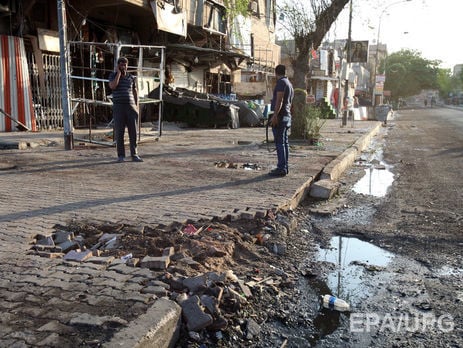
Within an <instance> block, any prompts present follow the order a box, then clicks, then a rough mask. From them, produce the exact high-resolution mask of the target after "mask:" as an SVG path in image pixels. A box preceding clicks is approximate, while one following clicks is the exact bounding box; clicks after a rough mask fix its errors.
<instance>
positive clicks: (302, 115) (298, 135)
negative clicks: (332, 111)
mask: <svg viewBox="0 0 463 348" xmlns="http://www.w3.org/2000/svg"><path fill="white" fill-rule="evenodd" d="M306 100H307V92H306V91H305V90H304V89H301V88H296V89H295V90H294V99H293V109H292V120H291V138H293V139H307V140H312V139H318V138H319V137H320V129H321V128H322V127H323V125H324V124H325V122H326V119H325V118H324V115H323V112H322V110H320V108H318V107H316V106H313V105H311V104H307V102H306Z"/></svg>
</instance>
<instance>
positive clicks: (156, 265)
mask: <svg viewBox="0 0 463 348" xmlns="http://www.w3.org/2000/svg"><path fill="white" fill-rule="evenodd" d="M169 264H170V258H169V257H168V256H158V257H153V256H145V257H144V258H143V259H142V260H141V263H140V266H141V267H143V268H149V269H158V270H162V269H167V266H169Z"/></svg>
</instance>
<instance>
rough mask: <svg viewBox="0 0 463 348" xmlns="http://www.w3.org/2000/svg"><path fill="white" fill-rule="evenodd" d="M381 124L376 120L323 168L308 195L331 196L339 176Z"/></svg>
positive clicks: (369, 140) (349, 165)
mask: <svg viewBox="0 0 463 348" xmlns="http://www.w3.org/2000/svg"><path fill="white" fill-rule="evenodd" d="M381 126H382V123H380V122H378V125H377V126H376V127H374V128H373V129H372V130H371V131H370V132H369V133H367V134H365V135H364V136H362V137H360V138H359V139H358V140H357V141H356V142H355V143H354V144H352V146H351V147H349V148H348V149H346V150H345V151H344V152H343V153H342V154H341V155H340V156H338V157H337V158H336V159H335V160H333V161H331V162H330V163H329V164H328V165H327V166H326V167H325V168H323V170H322V172H321V174H320V180H319V181H317V182H315V183H314V184H313V185H312V186H311V189H310V195H311V196H312V197H314V198H321V199H330V198H332V197H333V196H334V195H335V194H336V192H337V190H338V189H339V184H338V183H337V181H338V180H339V178H340V177H341V176H342V174H343V173H344V172H345V171H346V170H347V169H348V168H350V167H351V166H352V165H353V164H354V162H355V159H356V158H357V157H358V156H359V155H360V153H361V152H362V151H363V150H364V149H365V148H366V147H368V145H369V144H370V142H371V139H372V138H373V137H374V136H375V135H376V134H377V133H378V132H379V130H380V129H381Z"/></svg>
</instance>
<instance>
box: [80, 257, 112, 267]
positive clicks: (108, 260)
mask: <svg viewBox="0 0 463 348" xmlns="http://www.w3.org/2000/svg"><path fill="white" fill-rule="evenodd" d="M113 260H114V256H92V257H90V258H88V259H87V260H85V262H92V263H96V264H99V265H109V264H110V263H111V262H113Z"/></svg>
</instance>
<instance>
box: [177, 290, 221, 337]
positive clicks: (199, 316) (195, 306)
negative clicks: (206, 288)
mask: <svg viewBox="0 0 463 348" xmlns="http://www.w3.org/2000/svg"><path fill="white" fill-rule="evenodd" d="M181 307H182V315H183V317H184V319H185V321H186V323H187V328H188V331H196V332H197V331H201V330H202V329H205V328H206V327H208V326H209V325H211V324H212V322H213V320H212V316H211V315H210V314H207V313H204V312H203V310H202V309H201V307H200V306H199V297H198V296H196V295H195V296H192V297H190V298H189V299H187V300H185V301H183V302H182V303H181Z"/></svg>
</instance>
